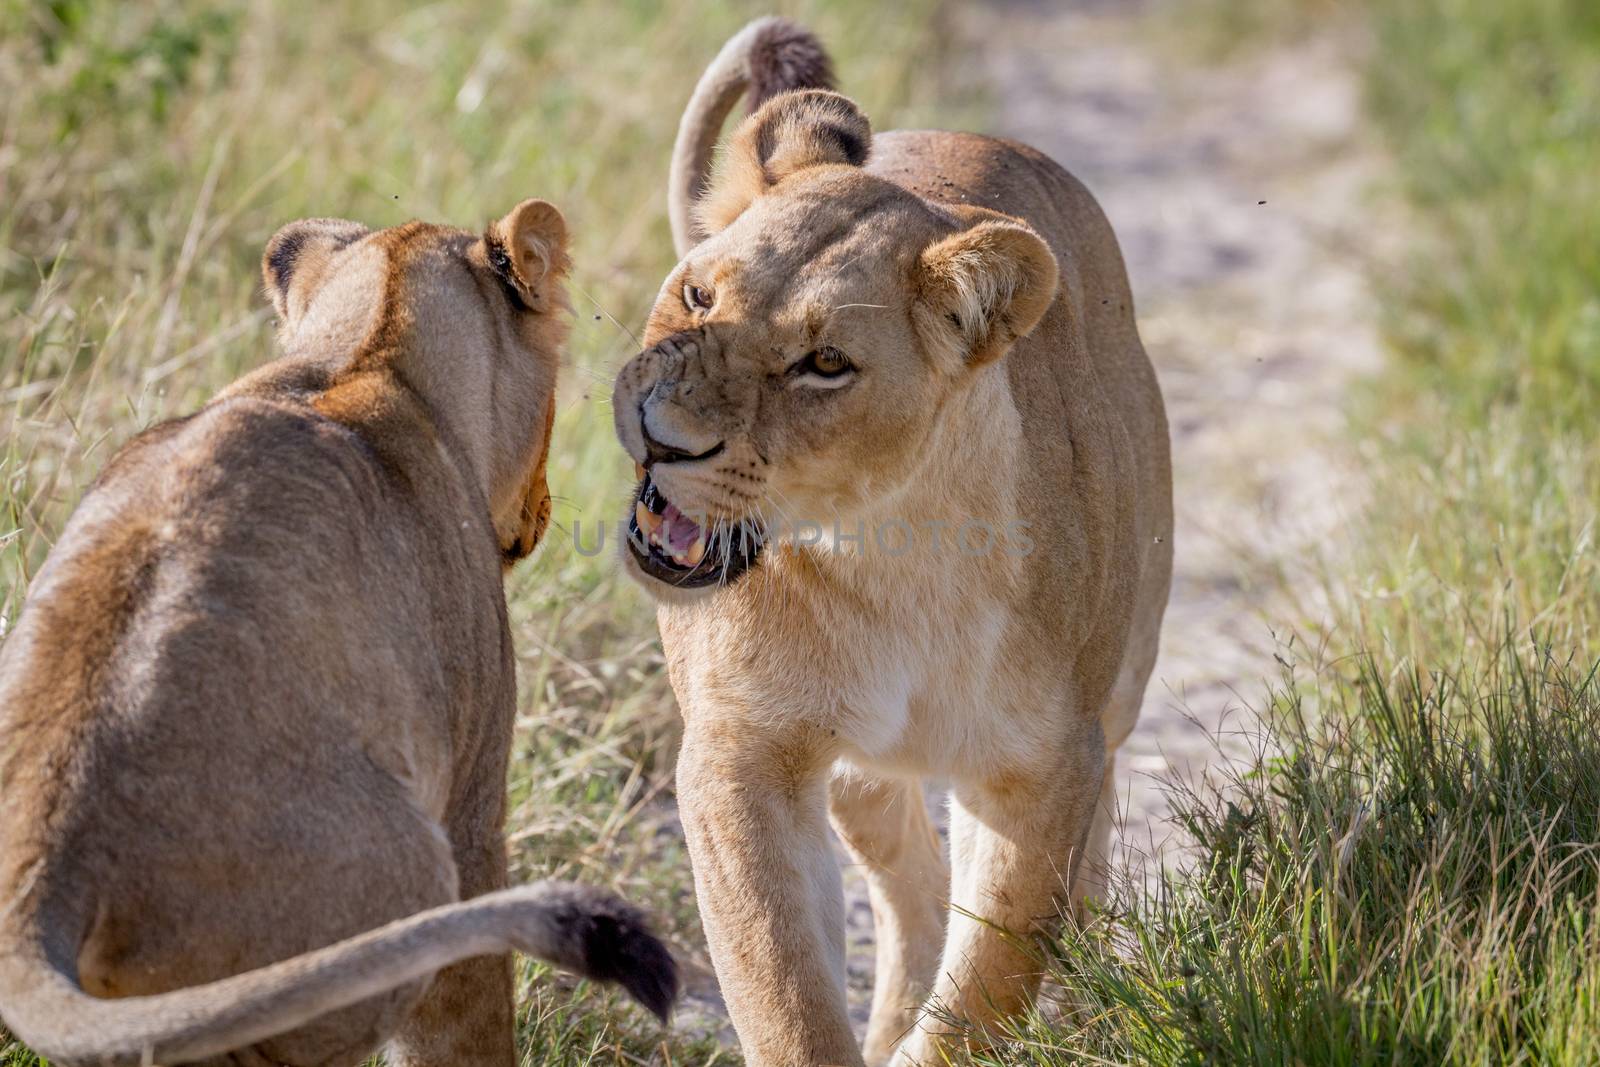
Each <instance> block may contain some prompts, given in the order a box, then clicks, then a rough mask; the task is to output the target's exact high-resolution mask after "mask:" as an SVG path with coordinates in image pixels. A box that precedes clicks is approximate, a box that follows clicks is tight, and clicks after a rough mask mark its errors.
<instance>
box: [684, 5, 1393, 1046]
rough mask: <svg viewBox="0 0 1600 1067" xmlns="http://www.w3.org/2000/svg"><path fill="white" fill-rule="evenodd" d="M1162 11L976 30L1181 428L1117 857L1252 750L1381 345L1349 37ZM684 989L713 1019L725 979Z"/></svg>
mask: <svg viewBox="0 0 1600 1067" xmlns="http://www.w3.org/2000/svg"><path fill="white" fill-rule="evenodd" d="M1153 8H1154V4H1138V3H1133V2H1116V0H1098V2H1096V0H1076V2H1067V3H1061V2H1055V3H1050V2H1018V0H1012V2H1005V3H991V4H988V5H985V6H982V7H979V8H977V9H976V10H974V11H972V12H970V13H969V14H967V15H966V16H965V19H964V22H965V25H964V26H963V32H964V33H965V35H966V36H967V37H968V39H969V40H970V42H971V44H972V47H973V49H974V51H973V53H972V64H971V68H970V69H969V70H968V71H967V72H966V76H967V77H968V78H969V79H972V80H973V81H976V82H978V83H979V84H980V85H981V86H982V88H983V90H984V91H986V92H988V93H990V94H992V99H993V102H994V109H993V110H994V115H995V118H994V120H993V122H992V124H991V129H990V131H989V132H993V133H998V134H1002V135H1005V136H1009V137H1013V138H1015V139H1017V140H1020V141H1025V142H1028V143H1030V144H1032V145H1034V146H1036V147H1038V148H1040V149H1042V150H1044V151H1046V152H1048V153H1049V154H1050V155H1051V156H1053V157H1054V158H1055V159H1056V160H1058V161H1059V162H1061V163H1062V164H1063V165H1065V166H1066V167H1067V168H1068V169H1070V170H1071V171H1073V173H1075V174H1076V175H1077V176H1078V177H1079V178H1080V179H1081V180H1083V181H1084V182H1085V183H1086V184H1087V185H1088V186H1089V188H1090V189H1091V190H1092V191H1093V192H1094V194H1095V195H1096V197H1097V198H1098V199H1099V201H1100V203H1101V205H1102V206H1103V207H1104V208H1105V210H1106V213H1107V215H1108V216H1109V217H1110V219H1111V222H1112V225H1113V227H1114V228H1115V230H1116V232H1117V235H1118V237H1119V238H1120V240H1121V243H1122V248H1123V253H1124V255H1125V257H1126V259H1127V263H1128V270H1129V274H1130V276H1131V278H1132V282H1133V290H1134V295H1135V300H1136V304H1137V308H1138V318H1139V327H1140V332H1141V334H1142V336H1143V338H1144V341H1145V345H1146V347H1147V348H1148V349H1149V351H1150V354H1151V357H1152V358H1153V359H1154V361H1155V364H1156V368H1157V371H1158V373H1159V375H1160V378H1161V384H1162V388H1163V391H1164V393H1165V396H1166V401H1167V410H1168V416H1169V418H1170V420H1171V425H1172V437H1173V456H1174V467H1175V481H1176V496H1177V514H1178V520H1177V521H1178V526H1177V532H1176V533H1177V539H1176V549H1177V571H1176V576H1175V580H1174V587H1173V592H1172V600H1171V604H1170V607H1169V608H1168V611H1167V617H1166V626H1165V631H1164V634H1163V648H1162V655H1161V659H1160V661H1159V663H1158V664H1157V667H1156V673H1155V677H1154V678H1153V679H1152V682H1151V688H1150V692H1149V694H1148V695H1147V697H1146V700H1145V705H1144V710H1143V713H1142V717H1141V720H1140V723H1139V726H1138V729H1137V730H1136V731H1135V733H1134V735H1133V736H1132V738H1131V739H1130V740H1129V742H1128V743H1127V745H1126V746H1125V748H1124V749H1123V755H1122V758H1121V759H1120V760H1119V767H1118V774H1119V779H1120V780H1119V788H1120V793H1121V796H1122V807H1123V809H1124V812H1125V815H1124V818H1125V823H1126V825H1125V829H1124V832H1123V842H1124V853H1123V857H1122V858H1123V861H1124V863H1129V862H1133V863H1137V862H1138V860H1139V858H1140V857H1142V856H1148V855H1151V854H1160V853H1161V852H1162V850H1163V847H1164V846H1165V845H1166V844H1167V843H1168V841H1169V839H1170V838H1171V837H1172V828H1171V827H1170V826H1169V825H1168V823H1167V820H1166V816H1167V814H1168V808H1167V804H1166V802H1165V799H1164V797H1163V795H1162V792H1161V790H1160V788H1159V785H1158V782H1157V778H1158V777H1159V776H1166V775H1170V774H1178V775H1182V776H1187V777H1189V778H1191V779H1192V778H1193V777H1194V776H1196V775H1199V774H1203V773H1205V771H1206V769H1207V768H1208V767H1214V766H1215V764H1216V762H1217V761H1218V759H1219V758H1222V757H1219V755H1218V749H1219V743H1220V747H1221V749H1222V750H1224V751H1225V752H1239V751H1241V750H1242V746H1244V745H1245V744H1246V741H1245V740H1244V739H1243V738H1242V737H1241V736H1239V734H1238V733H1237V732H1231V733H1230V730H1229V728H1228V726H1227V723H1228V721H1229V719H1230V716H1232V715H1234V714H1235V713H1237V712H1238V711H1239V710H1240V709H1241V708H1242V706H1243V701H1244V700H1249V701H1253V702H1254V701H1258V700H1259V695H1260V693H1261V692H1262V688H1261V684H1260V679H1261V678H1262V677H1263V676H1270V675H1273V674H1274V666H1273V660H1272V653H1273V651H1274V642H1273V635H1272V633H1271V631H1270V629H1269V627H1268V623H1267V621H1266V620H1267V616H1268V613H1269V612H1270V607H1269V605H1270V603H1271V600H1272V596H1273V592H1272V591H1273V589H1274V588H1275V586H1276V584H1277V583H1276V581H1275V578H1276V575H1277V574H1279V573H1280V570H1287V571H1289V572H1293V571H1294V570H1295V569H1296V567H1297V566H1299V564H1300V562H1301V561H1302V560H1303V559H1304V558H1306V557H1307V556H1308V555H1309V554H1310V553H1312V552H1314V551H1316V550H1317V549H1318V548H1319V546H1320V545H1321V544H1322V543H1323V542H1324V541H1326V540H1327V539H1328V537H1329V535H1330V532H1331V531H1332V530H1333V529H1334V526H1335V523H1336V521H1337V518H1338V516H1339V514H1340V508H1339V503H1338V502H1339V501H1341V500H1347V499H1348V495H1347V494H1348V491H1349V490H1348V488H1347V487H1344V486H1343V485H1342V483H1344V482H1345V479H1344V478H1343V477H1342V476H1341V474H1340V472H1339V470H1338V468H1337V467H1336V466H1335V464H1334V463H1333V461H1332V460H1331V459H1330V458H1329V456H1330V454H1331V449H1330V448H1329V447H1328V446H1326V445H1325V443H1324V442H1326V441H1327V440H1329V439H1330V438H1331V437H1332V436H1333V435H1335V434H1337V432H1338V430H1339V427H1340V410H1341V398H1342V395H1343V393H1344V391H1345V389H1346V388H1347V386H1348V384H1349V383H1350V381H1351V379H1352V378H1353V377H1354V376H1355V375H1357V374H1360V373H1362V372H1363V371H1364V370H1367V369H1370V368H1371V367H1373V366H1374V365H1375V363H1376V361H1377V358H1378V345H1377V339H1376V336H1375V331H1374V326H1373V323H1372V319H1371V311H1370V301H1369V300H1367V299H1366V297H1365V295H1364V290H1363V265H1362V263H1361V262H1360V261H1359V260H1358V259H1357V257H1356V256H1354V255H1353V254H1350V253H1349V252H1348V250H1349V249H1352V248H1355V247H1357V246H1356V244H1355V241H1354V237H1353V236H1351V233H1352V230H1353V228H1354V227H1370V225H1371V223H1370V222H1369V221H1367V215H1366V212H1365V211H1364V208H1365V206H1366V205H1365V204H1364V196H1365V193H1364V189H1365V187H1366V185H1367V184H1368V182H1369V181H1370V179H1371V178H1372V176H1373V173H1374V168H1373V160H1374V158H1375V157H1374V154H1373V152H1372V151H1371V149H1370V146H1369V145H1367V144H1366V143H1365V142H1364V138H1363V133H1362V130H1361V128H1360V126H1359V121H1360V113H1361V112H1360V94H1359V85H1358V83H1357V80H1356V78H1355V76H1354V74H1353V72H1352V70H1351V69H1350V66H1349V51H1350V50H1349V49H1348V48H1347V47H1343V46H1342V45H1341V44H1340V42H1334V41H1321V42H1313V43H1310V44H1307V45H1303V46H1294V47H1287V46H1285V47H1281V48H1276V49H1269V50H1266V51H1260V52H1256V53H1253V54H1252V55H1250V56H1248V57H1245V58H1242V59H1241V60H1240V61H1238V62H1236V63H1231V64H1227V65H1223V66H1208V65H1204V64H1201V63H1199V62H1197V61H1187V62H1186V61H1185V60H1184V57H1183V55H1182V53H1181V50H1180V49H1179V48H1178V47H1177V43H1176V42H1175V41H1173V40H1171V39H1167V38H1163V39H1157V34H1156V33H1155V31H1154V30H1153V27H1152V21H1151V20H1152V19H1160V20H1162V21H1163V23H1164V25H1165V26H1166V27H1167V28H1166V29H1163V30H1162V31H1161V32H1162V33H1170V32H1171V30H1170V27H1171V25H1172V24H1173V23H1174V22H1175V21H1176V20H1177V19H1179V18H1181V16H1180V15H1179V14H1178V13H1177V12H1176V11H1173V12H1171V13H1167V12H1158V11H1154V10H1153ZM1279 617H1286V616H1284V615H1283V614H1281V613H1280V615H1279ZM941 814H942V813H941ZM940 821H941V822H942V818H941V820H940ZM845 892H846V897H847V899H846V907H847V914H848V918H849V933H848V944H849V959H848V967H849V977H850V1000H851V1012H852V1016H853V1017H854V1018H855V1021H856V1023H857V1027H858V1029H859V1028H861V1027H862V1026H864V1024H865V1019H866V1011H867V1006H868V997H869V990H870V988H871V976H872V919H871V911H870V908H869V907H868V904H867V899H866V891H865V886H864V884H863V882H862V880H861V878H860V876H859V874H858V873H857V872H855V871H853V870H850V869H849V868H848V867H847V868H846V870H845ZM692 1005H693V1006H692V1008H691V1011H695V1012H702V1013H703V1016H702V1017H703V1024H704V1025H705V1028H706V1029H710V1030H716V1029H718V1019H717V1016H716V1012H717V1010H718V1008H719V1007H720V1005H718V1004H717V1003H716V1001H715V993H714V990H712V989H707V988H705V987H704V986H702V987H701V990H700V992H699V994H698V996H697V998H696V999H695V1000H694V1001H693V1002H692ZM722 1032H723V1033H724V1034H728V1031H727V1030H726V1029H723V1031H722ZM728 1036H729V1037H731V1034H728Z"/></svg>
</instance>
